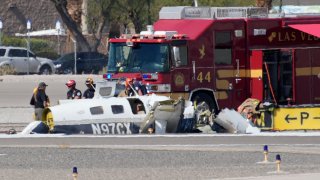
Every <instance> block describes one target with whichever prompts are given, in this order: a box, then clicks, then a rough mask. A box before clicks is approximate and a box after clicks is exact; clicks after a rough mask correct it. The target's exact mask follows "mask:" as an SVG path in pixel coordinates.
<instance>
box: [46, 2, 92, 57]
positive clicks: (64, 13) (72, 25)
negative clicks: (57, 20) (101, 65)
mask: <svg viewBox="0 0 320 180" xmlns="http://www.w3.org/2000/svg"><path fill="white" fill-rule="evenodd" d="M50 1H51V2H53V3H54V5H55V8H56V10H57V12H58V13H59V15H60V16H61V19H62V21H63V22H64V24H65V25H66V26H67V28H68V30H69V31H70V33H71V34H72V35H73V37H75V39H76V41H77V44H78V47H80V50H82V51H91V47H90V45H89V43H88V41H87V39H86V38H85V37H84V36H83V34H82V31H81V28H80V27H79V25H78V24H77V23H76V22H75V21H74V20H73V19H72V17H71V16H70V14H69V13H68V10H67V4H68V2H67V0H50Z"/></svg>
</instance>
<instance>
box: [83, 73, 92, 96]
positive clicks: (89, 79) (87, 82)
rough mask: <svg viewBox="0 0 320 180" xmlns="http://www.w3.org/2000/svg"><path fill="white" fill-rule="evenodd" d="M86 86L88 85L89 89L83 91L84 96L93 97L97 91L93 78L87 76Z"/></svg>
mask: <svg viewBox="0 0 320 180" xmlns="http://www.w3.org/2000/svg"><path fill="white" fill-rule="evenodd" d="M86 86H87V89H86V90H85V91H84V93H83V98H85V99H92V98H93V96H94V92H95V84H94V83H93V79H92V78H87V80H86Z"/></svg>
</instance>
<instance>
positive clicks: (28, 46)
mask: <svg viewBox="0 0 320 180" xmlns="http://www.w3.org/2000/svg"><path fill="white" fill-rule="evenodd" d="M29 51H30V35H29V29H28V42H27V58H28V59H27V64H28V66H27V67H28V71H27V74H28V75H29V70H30V63H29V56H30V55H29Z"/></svg>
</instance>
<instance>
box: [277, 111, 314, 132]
mask: <svg viewBox="0 0 320 180" xmlns="http://www.w3.org/2000/svg"><path fill="white" fill-rule="evenodd" d="M273 128H274V130H281V131H283V130H304V129H309V130H310V129H314V130H320V107H286V108H283V107H282V108H276V109H275V111H274V122H273Z"/></svg>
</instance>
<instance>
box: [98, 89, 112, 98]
mask: <svg viewBox="0 0 320 180" xmlns="http://www.w3.org/2000/svg"><path fill="white" fill-rule="evenodd" d="M111 91H112V87H102V88H100V89H99V94H100V95H101V96H110V94H111Z"/></svg>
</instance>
